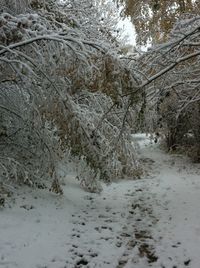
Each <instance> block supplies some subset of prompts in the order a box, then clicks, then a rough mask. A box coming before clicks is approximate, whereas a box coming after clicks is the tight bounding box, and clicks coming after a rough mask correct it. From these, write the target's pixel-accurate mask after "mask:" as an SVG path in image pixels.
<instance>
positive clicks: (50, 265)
mask: <svg viewBox="0 0 200 268" xmlns="http://www.w3.org/2000/svg"><path fill="white" fill-rule="evenodd" d="M135 139H137V140H138V142H139V143H140V146H141V158H142V161H143V162H144V164H145V166H146V169H147V170H148V173H149V176H147V175H146V176H144V178H143V179H140V180H137V181H131V180H129V181H120V182H117V183H112V184H111V185H109V186H105V185H103V191H102V193H101V194H90V193H86V192H84V190H82V189H81V188H80V187H79V184H78V183H77V182H76V180H74V178H73V176H72V175H69V176H67V177H66V179H65V182H64V183H63V185H62V187H63V190H64V195H63V196H56V195H54V194H53V193H50V192H49V191H48V190H47V189H43V190H42V189H37V190H33V189H30V188H23V190H22V188H21V189H18V190H15V191H16V192H15V194H14V196H13V197H12V199H14V200H15V202H14V203H13V201H11V200H9V199H8V201H7V203H6V204H5V208H2V209H0V267H1V268H15V267H18V268H64V267H66V268H76V267H77V268H78V267H88V268H93V267H97V268H100V267H102V268H122V267H125V268H145V267H155V268H156V267H161V268H164V267H165V268H175V267H177V268H179V267H180V268H182V267H191V268H199V267H200V205H199V201H200V176H199V175H200V166H199V165H195V164H191V163H189V162H188V163H187V161H186V160H185V158H183V157H182V156H177V155H167V154H165V153H164V152H162V151H161V150H160V149H159V148H158V146H157V144H156V145H155V144H150V141H149V139H147V138H146V137H145V135H143V134H140V135H136V136H135Z"/></svg>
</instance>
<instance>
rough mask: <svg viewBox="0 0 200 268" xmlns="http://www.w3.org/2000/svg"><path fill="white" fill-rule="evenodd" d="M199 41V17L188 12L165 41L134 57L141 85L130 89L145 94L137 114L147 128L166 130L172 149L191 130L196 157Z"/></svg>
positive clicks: (199, 151) (198, 147)
mask: <svg viewBox="0 0 200 268" xmlns="http://www.w3.org/2000/svg"><path fill="white" fill-rule="evenodd" d="M199 42H200V17H199V16H193V15H190V14H188V16H187V18H185V19H184V20H180V21H178V22H177V23H176V24H175V25H174V27H173V29H172V31H171V33H170V36H169V39H168V41H167V42H166V43H164V44H161V45H157V46H154V47H153V48H151V49H150V50H149V51H148V52H147V53H145V54H143V55H142V56H141V57H138V59H137V60H134V59H131V61H130V68H132V69H134V70H135V75H136V78H137V81H138V85H137V86H136V89H135V90H133V91H131V92H130V93H129V94H130V95H132V96H134V95H135V94H136V93H138V92H140V95H141V96H143V97H144V99H143V101H141V104H140V106H139V113H138V116H140V118H141V117H142V119H143V125H146V129H147V130H150V131H157V130H158V129H160V130H161V131H162V132H164V134H165V137H166V141H167V146H168V148H169V149H175V148H176V147H177V146H183V145H185V144H186V142H189V140H188V139H187V137H188V132H189V133H190V135H189V136H190V137H189V139H190V142H192V145H194V149H195V152H193V153H194V154H195V156H194V157H195V158H196V160H199V155H200V143H199V137H200V135H199V134H200V127H199V120H198V119H197V118H199V105H200V91H199V90H200V88H199V87H200V80H199V70H200V43H199ZM137 66H138V67H140V68H138V67H137ZM190 145H191V144H190ZM190 148H191V147H190Z"/></svg>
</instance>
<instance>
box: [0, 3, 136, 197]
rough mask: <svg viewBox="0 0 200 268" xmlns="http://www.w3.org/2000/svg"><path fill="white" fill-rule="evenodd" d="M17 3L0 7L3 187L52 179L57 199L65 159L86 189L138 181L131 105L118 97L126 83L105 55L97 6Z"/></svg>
mask: <svg viewBox="0 0 200 268" xmlns="http://www.w3.org/2000/svg"><path fill="white" fill-rule="evenodd" d="M1 1H2V0H1ZM19 2H20V3H19ZM19 2H18V1H14V0H13V1H11V0H10V1H3V4H2V5H1V6H2V9H3V12H2V13H1V15H0V63H1V64H0V96H1V97H0V111H1V113H0V166H1V168H0V178H1V181H2V182H3V183H4V182H5V181H9V182H18V183H26V184H28V185H31V186H32V185H33V186H34V185H35V186H38V187H42V185H45V184H48V183H49V181H50V180H49V178H51V181H52V180H53V184H52V187H51V190H52V191H54V192H56V193H62V189H61V188H59V164H60V162H62V161H64V159H65V157H66V155H68V157H67V158H66V161H68V162H69V161H70V162H74V167H76V168H75V170H76V171H77V177H78V178H79V179H80V183H81V185H82V186H83V187H84V188H86V189H87V190H90V191H99V189H100V184H99V182H98V181H99V180H100V179H103V180H105V181H107V182H108V181H112V180H114V179H118V178H126V177H129V178H136V177H139V176H140V174H141V170H140V168H139V166H138V163H137V160H136V153H135V151H136V150H135V148H134V146H133V144H132V142H131V139H130V133H131V120H130V115H131V111H129V113H127V108H126V107H127V105H128V101H129V100H128V99H122V98H121V97H120V96H121V95H123V94H124V93H125V92H127V91H129V90H130V88H131V86H132V84H131V83H132V82H131V79H129V75H130V74H129V72H128V71H127V70H126V68H125V66H124V65H123V64H121V63H120V62H119V61H118V59H117V57H116V56H113V55H114V54H115V53H114V52H113V47H114V45H112V47H110V50H108V44H109V42H110V39H109V38H110V35H109V29H108V30H107V31H103V30H102V29H103V28H102V27H104V26H102V22H99V21H98V18H97V17H95V15H94V14H95V13H94V11H95V9H97V10H96V11H97V12H99V7H97V6H98V5H93V3H92V2H90V1H87V3H86V2H81V4H80V3H79V1H68V2H66V3H60V4H59V2H57V1H40V0H32V1H31V0H29V1H25V0H24V1H22V0H21V1H19ZM12 3H13V5H11V4H12ZM19 8H21V9H20V10H19ZM20 12H23V14H21V13H20ZM75 18H76V19H75ZM83 21H84V23H83ZM91 21H93V23H92V24H91ZM80 22H81V23H80ZM103 44H104V45H103ZM113 44H114V43H113ZM115 55H116V54H115ZM127 114H128V115H129V117H128V116H127ZM124 130H126V131H124ZM67 159H68V160H67ZM48 186H49V185H48Z"/></svg>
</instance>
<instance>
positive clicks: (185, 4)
mask: <svg viewBox="0 0 200 268" xmlns="http://www.w3.org/2000/svg"><path fill="white" fill-rule="evenodd" d="M118 2H119V3H121V4H124V9H123V12H122V16H130V17H131V20H132V22H133V24H134V26H135V29H136V33H137V43H138V44H139V45H146V44H147V43H153V44H156V43H161V42H164V41H166V40H167V37H168V34H169V33H170V31H171V29H172V28H173V25H174V23H176V22H177V20H179V19H183V18H188V16H189V17H191V16H195V15H198V14H200V3H199V1H198V0H194V1H192V0H178V1H175V0H169V1H165V0H163V1H157V0H142V1H135V0H119V1H118Z"/></svg>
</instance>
